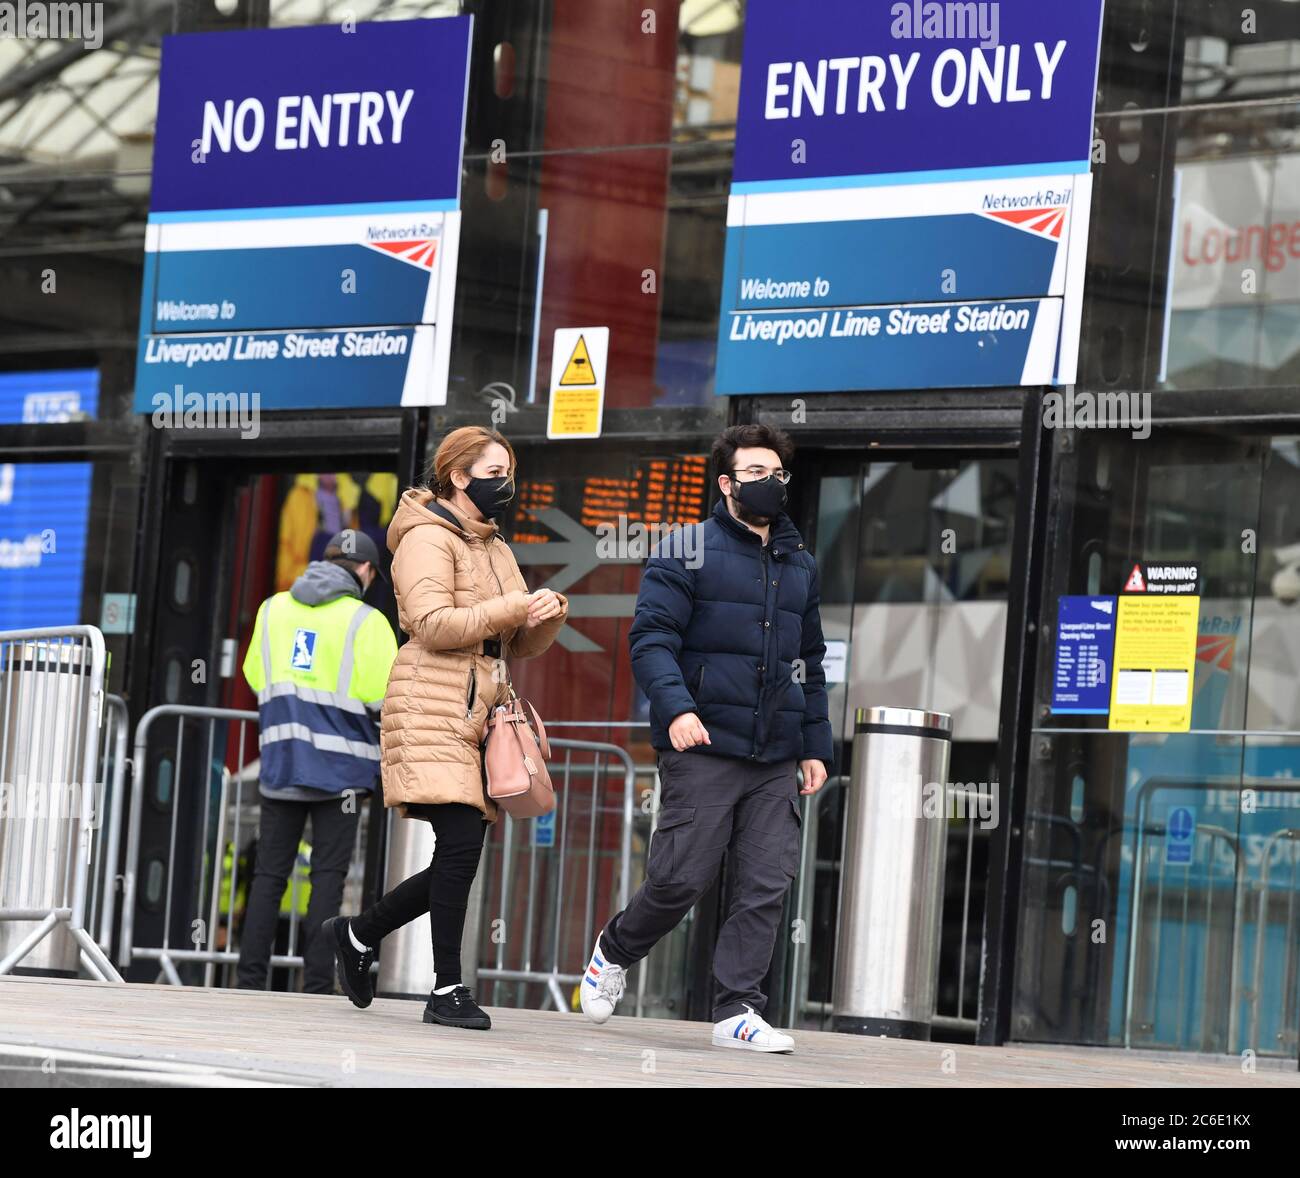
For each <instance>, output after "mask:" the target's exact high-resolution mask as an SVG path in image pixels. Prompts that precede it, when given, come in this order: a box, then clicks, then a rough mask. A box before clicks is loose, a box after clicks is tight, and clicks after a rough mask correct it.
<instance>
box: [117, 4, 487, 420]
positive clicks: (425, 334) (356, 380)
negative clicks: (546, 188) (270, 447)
mask: <svg viewBox="0 0 1300 1178" xmlns="http://www.w3.org/2000/svg"><path fill="white" fill-rule="evenodd" d="M471 31H472V17H469V16H458V17H447V18H440V19H434V20H412V21H384V22H375V23H362V24H357V25H355V26H350V27H348V26H334V25H331V26H313V27H309V28H287V29H252V30H240V31H237V32H226V33H199V34H185V35H181V36H172V37H165V38H164V39H163V52H162V66H161V73H160V83H159V86H160V89H159V114H158V124H157V133H156V138H155V144H154V165H153V191H152V196H151V204H150V215H149V224H148V228H147V231H146V239H145V268H144V290H143V295H142V305H141V316H140V331H141V335H140V350H139V355H138V357H137V365H136V398H135V408H136V410H137V411H138V412H142V413H147V412H155V411H157V410H158V408H159V407H160V406H159V398H162V399H163V401H164V402H165V403H169V402H170V401H171V400H172V399H174V398H177V397H185V398H189V399H193V398H195V397H197V398H198V399H199V400H200V401H203V400H205V399H209V398H212V397H217V396H225V397H230V396H233V397H236V398H237V399H239V400H240V401H241V402H243V401H246V400H249V399H251V398H253V397H256V398H257V404H258V405H259V406H260V408H262V409H284V408H341V407H351V406H355V407H364V406H397V405H399V404H400V405H432V404H444V403H445V402H446V394H447V370H448V363H449V357H450V343H451V331H450V328H451V313H452V305H453V301H454V292H455V281H456V262H457V253H458V247H459V240H460V215H461V214H460V175H461V160H462V145H463V141H464V126H465V109H466V94H467V85H468V78H469V46H470V38H471ZM173 408H174V409H179V408H180V406H173Z"/></svg>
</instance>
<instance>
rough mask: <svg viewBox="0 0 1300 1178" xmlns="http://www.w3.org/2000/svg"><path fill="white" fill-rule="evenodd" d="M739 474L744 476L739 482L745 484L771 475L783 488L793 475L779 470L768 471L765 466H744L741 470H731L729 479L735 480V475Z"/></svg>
mask: <svg viewBox="0 0 1300 1178" xmlns="http://www.w3.org/2000/svg"><path fill="white" fill-rule="evenodd" d="M741 474H743V475H744V476H745V478H744V479H742V480H741V481H742V482H746V483H750V482H757V481H758V480H759V479H765V478H767V477H768V475H771V476H772V477H773V478H774V479H776V481H777V482H778V483H780V484H781V485H782V486H785V485H786V484H787V483H788V482H789V481H790V480H791V479H792V478H794V475H793V474H792V473H791V472H790V471H788V470H781V469H779V468H778V469H777V470H768V469H767V467H766V466H746V467H744V468H743V469H741V470H733V471H732V472H731V477H732V478H735V477H736V476H737V475H741Z"/></svg>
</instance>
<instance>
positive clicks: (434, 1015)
mask: <svg viewBox="0 0 1300 1178" xmlns="http://www.w3.org/2000/svg"><path fill="white" fill-rule="evenodd" d="M424 1021H425V1022H426V1023H442V1025H443V1026H444V1027H468V1028H469V1029H470V1030H474V1031H486V1030H488V1029H489V1028H490V1027H491V1026H492V1020H491V1019H490V1018H488V1012H487V1011H486V1010H484V1009H483V1008H482V1007H481V1006H480V1005H479V1004H478V1003H477V1002H475V1001H474V995H473V994H471V993H470V992H469V989H468V988H467V987H466V986H457V987H456V988H455V989H454V990H452V991H451V993H450V994H430V995H429V1001H428V1003H427V1004H426V1005H425V1007H424Z"/></svg>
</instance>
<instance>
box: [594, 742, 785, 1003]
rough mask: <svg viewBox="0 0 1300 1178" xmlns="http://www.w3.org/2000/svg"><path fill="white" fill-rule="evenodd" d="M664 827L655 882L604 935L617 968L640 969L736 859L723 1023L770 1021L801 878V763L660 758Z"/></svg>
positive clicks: (653, 866)
mask: <svg viewBox="0 0 1300 1178" xmlns="http://www.w3.org/2000/svg"><path fill="white" fill-rule="evenodd" d="M658 761H659V787H660V795H659V824H658V827H657V828H656V830H655V834H654V838H653V839H651V842H650V857H649V859H648V860H647V862H646V878H645V882H644V883H643V884H642V885H641V887H640V888H639V889H637V893H636V895H634V896H633V897H632V899H631V901H630V902H629V903H628V906H627V907H626V908H625V909H623V911H622V912H620V913H619V914H618V915H617V916H615V917H614V918H613V919H612V920H611V921H610V922H609V924H608V925H606V926H605V929H604V931H603V932H602V933H601V934H600V943H601V947H602V948H603V949H604V950H605V955H606V957H607V958H608V959H609V960H610V961H612V962H613V963H614V964H615V965H621V966H624V967H627V966H630V965H634V964H635V963H636V962H638V961H640V960H641V958H643V957H644V956H645V955H646V954H647V953H649V952H650V950H651V949H652V948H654V946H655V944H656V943H658V941H659V940H660V939H661V938H662V937H664V936H665V935H666V934H667V933H669V932H671V931H672V930H673V929H674V928H676V927H677V925H678V924H679V923H680V922H681V919H682V917H684V916H685V915H686V914H687V913H688V912H689V911H690V910H691V907H692V906H693V905H694V904H695V902H696V901H697V900H698V899H699V898H700V896H701V895H702V894H703V893H704V892H705V890H706V889H707V888H708V887H709V885H710V884H712V883H713V881H714V880H715V879H716V878H717V876H718V871H719V869H720V867H721V865H722V856H723V854H724V853H728V863H729V872H730V873H731V874H732V875H733V876H734V886H733V894H732V900H731V906H730V908H729V909H728V911H727V914H726V918H725V920H724V921H723V924H722V928H721V929H720V930H719V932H718V943H717V946H716V948H715V949H714V953H713V977H714V992H713V1020H714V1022H721V1021H722V1020H723V1019H728V1018H731V1017H732V1016H733V1015H737V1014H741V1013H742V1012H743V1011H744V1008H745V1006H746V1005H748V1006H752V1007H753V1008H754V1010H755V1012H756V1013H758V1014H762V1013H763V1009H764V1007H765V1006H766V1005H767V997H766V995H765V994H763V992H762V991H761V990H760V989H759V986H760V985H761V984H762V981H763V978H764V977H766V976H767V971H768V967H769V966H770V965H771V963H772V950H773V949H774V948H775V946H776V935H777V929H778V925H779V924H780V920H781V909H782V905H783V903H784V901H785V894H786V892H787V891H788V890H789V888H790V883H791V881H792V880H793V879H794V877H795V876H796V875H797V874H798V873H799V849H800V834H799V831H800V826H801V825H802V817H801V814H800V808H799V785H798V778H797V777H796V769H797V764H796V762H795V761H793V760H789V761H778V762H773V763H768V764H764V763H762V762H759V761H750V760H746V759H744V758H739V757H719V756H714V755H712V754H710V753H699V752H694V751H687V752H684V753H679V752H675V751H673V750H669V751H667V752H660V753H659V756H658Z"/></svg>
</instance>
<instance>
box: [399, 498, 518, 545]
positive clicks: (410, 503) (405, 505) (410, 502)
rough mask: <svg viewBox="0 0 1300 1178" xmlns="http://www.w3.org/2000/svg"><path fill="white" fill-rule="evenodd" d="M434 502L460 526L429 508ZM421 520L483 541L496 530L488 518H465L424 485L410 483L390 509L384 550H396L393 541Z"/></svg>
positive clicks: (496, 532) (416, 525) (400, 538)
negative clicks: (386, 545)
mask: <svg viewBox="0 0 1300 1178" xmlns="http://www.w3.org/2000/svg"><path fill="white" fill-rule="evenodd" d="M435 502H437V503H439V504H441V505H442V506H443V507H444V508H446V509H447V510H448V511H450V512H451V513H452V515H454V516H455V517H456V519H457V520H458V521H459V523H460V527H456V526H454V525H453V524H452V523H451V521H450V520H447V519H444V518H443V517H442V516H441V515H438V514H437V512H434V511H432V510H430V508H431V507H432V506H433V504H434V503H435ZM425 524H432V525H434V526H436V527H439V528H446V529H447V530H448V531H449V532H455V533H456V534H457V535H458V536H460V537H462V538H463V539H466V540H475V539H476V540H480V541H482V542H483V543H485V544H486V543H487V542H488V541H489V540H491V539H492V537H493V536H496V535H497V534H498V531H499V529H498V528H497V525H496V524H495V523H494V522H493V521H492V520H486V521H480V520H474V519H468V518H466V516H465V514H464V513H463V512H461V511H458V510H457V509H456V508H454V507H452V506H451V504H450V503H448V502H447V501H446V500H444V499H440V498H438V497H437V496H436V495H435V494H434V493H433V492H432V491H431V490H429V489H428V488H427V487H411V488H409V489H408V490H406V491H403V492H402V497H401V499H400V500H399V501H398V504H397V510H396V511H394V512H393V518H392V520H391V521H390V523H389V525H388V550H389V551H390V552H396V551H397V545H398V544H399V543H401V540H402V537H403V536H405V535H406V533H407V532H409V531H410V530H411V529H412V528H415V527H420V526H423V525H425Z"/></svg>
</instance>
